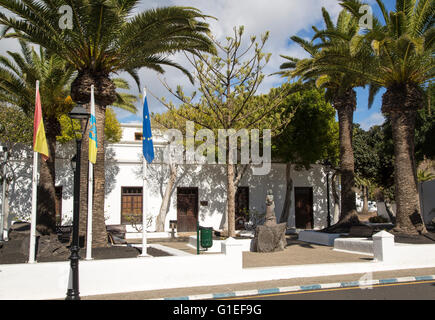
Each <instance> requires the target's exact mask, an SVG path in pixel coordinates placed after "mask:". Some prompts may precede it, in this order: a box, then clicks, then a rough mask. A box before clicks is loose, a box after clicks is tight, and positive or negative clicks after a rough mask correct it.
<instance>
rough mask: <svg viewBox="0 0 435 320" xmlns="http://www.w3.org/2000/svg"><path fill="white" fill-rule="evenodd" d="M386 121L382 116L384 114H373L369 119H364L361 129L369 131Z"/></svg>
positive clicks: (361, 122)
mask: <svg viewBox="0 0 435 320" xmlns="http://www.w3.org/2000/svg"><path fill="white" fill-rule="evenodd" d="M384 121H385V118H384V116H383V115H382V113H380V112H376V113H372V114H371V115H370V116H368V117H367V118H365V119H362V120H361V121H360V122H359V123H360V125H361V128H362V129H364V130H366V131H367V130H369V129H370V128H371V127H373V126H376V125H381V124H383V123H384Z"/></svg>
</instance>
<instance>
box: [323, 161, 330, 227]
mask: <svg viewBox="0 0 435 320" xmlns="http://www.w3.org/2000/svg"><path fill="white" fill-rule="evenodd" d="M323 166H324V167H325V169H326V194H327V204H328V216H327V217H326V219H327V224H328V227H330V226H331V208H330V207H331V206H330V199H329V172H330V169H331V162H330V161H329V159H326V160H325V161H323Z"/></svg>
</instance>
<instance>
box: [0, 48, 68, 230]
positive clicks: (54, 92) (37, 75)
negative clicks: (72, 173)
mask: <svg viewBox="0 0 435 320" xmlns="http://www.w3.org/2000/svg"><path fill="white" fill-rule="evenodd" d="M20 45H21V53H16V52H10V51H8V55H7V56H1V57H0V101H2V102H4V103H7V104H9V105H13V106H16V107H19V108H21V110H22V111H23V112H25V113H27V114H28V115H29V116H30V115H32V114H33V112H34V107H35V91H36V80H39V81H40V84H39V88H40V89H39V90H40V94H41V97H42V98H41V100H42V105H43V107H42V112H43V119H44V125H45V131H46V138H47V145H48V149H49V153H50V157H49V158H48V160H47V161H41V165H40V177H39V183H38V207H37V222H36V223H37V229H38V231H39V232H41V233H43V234H49V233H54V232H55V226H56V214H55V211H56V210H55V208H56V206H55V204H56V193H55V161H56V136H58V135H59V134H60V123H59V120H58V119H59V116H61V115H65V114H66V113H68V112H69V111H71V108H72V100H71V98H69V85H70V83H71V81H72V77H73V74H74V70H73V69H72V68H70V67H68V66H67V65H66V63H65V61H64V60H63V59H61V58H60V57H58V56H55V55H49V54H48V52H47V51H46V50H44V49H43V48H40V50H39V54H38V53H36V51H35V50H34V49H33V48H31V47H30V45H29V44H27V43H25V42H23V41H20ZM15 125H19V124H17V123H15Z"/></svg>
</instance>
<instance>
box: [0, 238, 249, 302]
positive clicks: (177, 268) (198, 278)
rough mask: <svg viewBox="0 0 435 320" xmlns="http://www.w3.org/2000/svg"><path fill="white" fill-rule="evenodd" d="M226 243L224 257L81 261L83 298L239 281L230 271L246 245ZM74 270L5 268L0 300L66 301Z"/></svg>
mask: <svg viewBox="0 0 435 320" xmlns="http://www.w3.org/2000/svg"><path fill="white" fill-rule="evenodd" d="M226 245H227V246H226V248H223V252H224V254H211V255H198V256H196V255H191V256H176V257H159V258H152V257H149V258H142V257H138V258H133V259H110V260H94V261H80V265H79V275H80V285H79V292H80V295H82V296H84V295H95V294H104V293H119V292H128V291H141V290H154V289H165V288H177V287H191V286H202V285H218V284H222V281H221V279H222V278H223V279H226V281H234V280H235V278H234V277H232V276H231V272H232V271H233V270H234V271H235V274H238V273H239V272H238V271H240V270H242V251H241V245H240V244H238V243H235V244H234V243H231V242H230V243H229V245H228V242H227V243H226ZM224 246H225V245H223V247H224ZM228 270H231V272H230V273H229V272H228ZM69 272H70V264H69V262H46V263H36V264H11V265H0V283H1V287H0V299H11V300H16V299H55V298H64V297H65V296H66V292H67V289H68V280H69ZM224 283H225V282H224Z"/></svg>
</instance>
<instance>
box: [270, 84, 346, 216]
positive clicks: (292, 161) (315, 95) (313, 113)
mask: <svg viewBox="0 0 435 320" xmlns="http://www.w3.org/2000/svg"><path fill="white" fill-rule="evenodd" d="M283 106H285V109H286V110H287V111H286V112H294V116H293V119H292V121H291V122H290V124H289V125H288V126H287V127H286V128H285V129H284V131H283V132H282V133H281V134H280V135H278V136H277V137H275V139H274V140H273V144H272V155H273V157H274V158H276V159H280V160H282V161H285V162H286V193H285V200H284V206H283V210H282V213H281V216H280V223H284V222H286V223H287V222H288V218H289V214H290V208H291V194H292V192H293V179H292V176H291V170H292V166H293V168H294V169H296V170H299V169H306V170H308V169H310V168H311V165H312V164H314V163H316V162H318V161H320V160H323V159H327V158H329V159H330V161H331V162H335V161H334V160H338V153H339V149H338V144H337V143H336V141H338V125H337V123H336V121H335V110H334V108H332V106H331V105H330V104H328V103H327V102H326V100H325V97H324V93H323V92H322V90H319V89H316V88H313V87H309V86H308V87H307V88H306V89H305V90H303V91H301V92H298V93H294V94H291V95H289V96H288V97H287V98H286V99H285V101H284V102H283Z"/></svg>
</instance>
